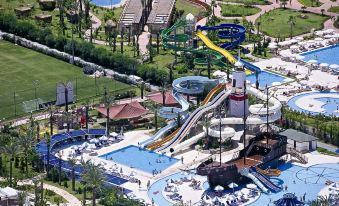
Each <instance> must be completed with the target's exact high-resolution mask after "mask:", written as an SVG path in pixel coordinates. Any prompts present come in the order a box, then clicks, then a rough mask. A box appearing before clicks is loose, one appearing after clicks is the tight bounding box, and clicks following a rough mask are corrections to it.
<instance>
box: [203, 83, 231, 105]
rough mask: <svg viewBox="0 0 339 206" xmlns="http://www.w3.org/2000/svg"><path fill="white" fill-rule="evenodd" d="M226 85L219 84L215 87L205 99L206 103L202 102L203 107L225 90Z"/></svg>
mask: <svg viewBox="0 0 339 206" xmlns="http://www.w3.org/2000/svg"><path fill="white" fill-rule="evenodd" d="M225 87H226V84H218V85H217V86H216V87H214V88H213V89H212V90H211V91H210V92H209V93H208V94H207V96H206V97H205V99H204V101H202V105H205V104H207V103H208V102H209V101H210V100H211V98H212V97H213V95H214V94H216V93H217V92H219V91H220V90H222V89H225Z"/></svg>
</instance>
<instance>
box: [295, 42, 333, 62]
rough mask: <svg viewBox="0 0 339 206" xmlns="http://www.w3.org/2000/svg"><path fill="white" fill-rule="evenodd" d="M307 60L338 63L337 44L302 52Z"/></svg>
mask: <svg viewBox="0 0 339 206" xmlns="http://www.w3.org/2000/svg"><path fill="white" fill-rule="evenodd" d="M301 55H303V56H305V59H304V61H305V62H307V61H309V60H311V59H315V60H317V61H318V63H328V64H339V44H336V45H333V46H329V47H325V48H321V49H316V50H313V51H309V52H305V53H302V54H301Z"/></svg>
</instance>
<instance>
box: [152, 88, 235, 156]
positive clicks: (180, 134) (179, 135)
mask: <svg viewBox="0 0 339 206" xmlns="http://www.w3.org/2000/svg"><path fill="white" fill-rule="evenodd" d="M230 93H231V90H229V91H225V90H223V91H222V92H220V93H219V94H218V95H217V96H216V97H215V98H214V99H213V100H212V101H211V102H209V103H207V104H206V105H204V106H201V107H199V108H197V109H196V110H195V111H194V112H193V113H192V114H191V115H190V116H189V118H188V119H187V120H186V122H185V123H184V124H183V125H182V126H181V128H180V130H178V131H177V132H176V134H175V135H174V136H173V138H171V139H170V140H169V141H167V142H165V143H166V144H161V145H158V146H159V147H158V148H157V149H156V151H164V152H168V151H170V149H171V148H172V149H173V150H174V149H175V147H174V146H175V145H177V144H179V143H180V141H181V140H182V139H183V138H184V137H185V136H186V134H187V133H188V132H189V130H190V129H191V128H192V126H194V125H196V123H197V122H198V120H199V119H200V118H201V116H202V115H203V114H204V113H205V112H206V111H209V110H211V109H214V108H216V107H217V106H218V105H220V104H221V103H222V102H223V101H224V100H225V99H226V98H227V97H228V96H229V94H230ZM192 142H194V141H192ZM181 146H182V145H181ZM170 147H171V148H170ZM176 148H177V147H176Z"/></svg>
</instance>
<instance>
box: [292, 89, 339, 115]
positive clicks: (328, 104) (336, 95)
mask: <svg viewBox="0 0 339 206" xmlns="http://www.w3.org/2000/svg"><path fill="white" fill-rule="evenodd" d="M287 104H288V106H289V107H290V108H292V109H293V110H296V111H299V112H304V113H310V114H312V115H317V114H320V113H321V114H324V115H326V116H332V115H334V116H337V117H338V116H339V111H338V107H339V92H309V93H303V94H299V95H296V96H294V97H292V98H291V99H290V100H289V101H288V103H287Z"/></svg>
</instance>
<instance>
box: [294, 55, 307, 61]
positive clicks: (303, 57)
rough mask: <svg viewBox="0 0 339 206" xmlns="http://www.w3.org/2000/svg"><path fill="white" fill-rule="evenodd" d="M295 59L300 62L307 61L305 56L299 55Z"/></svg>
mask: <svg viewBox="0 0 339 206" xmlns="http://www.w3.org/2000/svg"><path fill="white" fill-rule="evenodd" d="M295 58H296V59H298V60H303V59H305V56H301V55H298V56H296V57H295Z"/></svg>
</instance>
